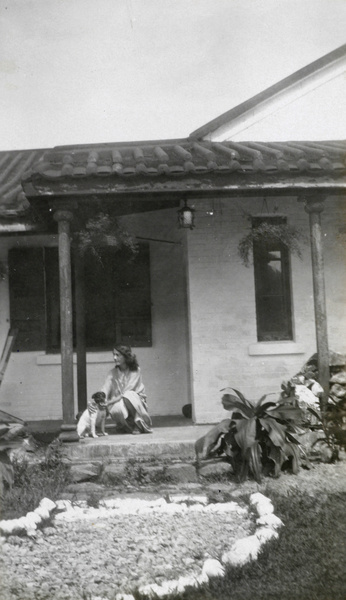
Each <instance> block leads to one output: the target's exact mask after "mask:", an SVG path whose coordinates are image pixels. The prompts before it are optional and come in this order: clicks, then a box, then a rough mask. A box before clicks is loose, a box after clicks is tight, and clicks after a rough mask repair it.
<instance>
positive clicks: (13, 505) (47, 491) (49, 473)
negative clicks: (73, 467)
mask: <svg viewBox="0 0 346 600" xmlns="http://www.w3.org/2000/svg"><path fill="white" fill-rule="evenodd" d="M11 466H12V469H13V485H12V486H11V487H10V488H9V489H7V490H5V491H4V494H3V498H2V501H1V513H0V518H1V519H14V518H17V517H21V516H23V515H25V514H26V513H27V512H29V511H31V510H34V509H35V508H37V506H38V504H39V502H40V501H41V500H42V498H44V497H47V498H50V500H53V501H54V500H58V499H59V498H60V496H61V493H62V492H63V491H64V489H65V487H66V485H67V484H68V483H69V482H70V467H69V465H68V464H66V463H65V462H64V460H63V456H62V454H61V442H60V441H58V440H56V441H55V442H53V443H52V444H50V445H49V446H48V447H47V448H46V450H45V453H44V457H43V459H42V460H40V461H39V462H38V461H37V462H35V463H30V462H29V460H28V459H27V458H26V457H25V456H24V457H20V458H16V457H14V458H13V459H12V465H11Z"/></svg>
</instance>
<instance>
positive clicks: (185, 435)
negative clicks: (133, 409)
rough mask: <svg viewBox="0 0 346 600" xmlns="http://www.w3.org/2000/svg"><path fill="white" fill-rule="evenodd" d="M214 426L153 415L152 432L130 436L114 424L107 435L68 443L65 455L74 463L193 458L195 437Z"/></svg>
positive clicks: (65, 446) (108, 428)
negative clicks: (122, 432)
mask: <svg viewBox="0 0 346 600" xmlns="http://www.w3.org/2000/svg"><path fill="white" fill-rule="evenodd" d="M212 426H213V425H212V424H208V425H194V424H192V422H191V420H188V419H185V418H184V417H182V418H181V417H167V418H166V417H156V418H155V417H154V418H153V433H148V434H141V435H131V434H129V435H127V434H119V433H114V432H113V428H112V426H111V425H108V426H107V427H106V431H107V432H108V436H105V437H99V438H97V439H93V438H84V439H82V440H80V441H78V442H66V443H65V444H64V454H65V455H66V456H67V457H68V458H70V459H71V460H72V461H73V462H79V461H80V462H83V461H90V460H100V459H106V460H110V461H112V462H113V461H117V460H126V459H129V458H138V459H144V460H145V459H146V460H148V459H149V460H150V459H153V458H157V459H158V458H159V459H169V460H171V459H190V460H194V459H195V450H194V445H195V442H196V440H197V439H198V438H200V437H201V436H203V435H205V434H206V433H207V432H208V431H209V430H210V429H211V427H212Z"/></svg>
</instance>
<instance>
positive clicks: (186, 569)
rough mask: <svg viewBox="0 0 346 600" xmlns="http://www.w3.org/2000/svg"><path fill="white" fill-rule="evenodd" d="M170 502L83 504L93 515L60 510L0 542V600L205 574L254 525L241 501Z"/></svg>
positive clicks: (111, 593)
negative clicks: (140, 507) (139, 506)
mask: <svg viewBox="0 0 346 600" xmlns="http://www.w3.org/2000/svg"><path fill="white" fill-rule="evenodd" d="M125 503H126V502H125ZM127 504H129V503H127ZM233 504H234V505H235V503H233ZM168 506H169V507H171V510H169V511H168V512H166V511H162V510H157V509H156V510H154V511H148V512H147V514H141V513H140V512H139V513H137V514H136V513H133V511H132V514H131V510H130V514H123V513H119V511H118V512H117V511H116V510H111V509H105V508H103V509H100V510H98V509H92V508H91V509H88V510H87V509H84V511H82V512H84V513H85V515H87V518H73V519H71V520H70V521H68V520H67V519H66V518H64V514H66V515H67V513H62V514H61V515H57V517H56V518H55V519H54V521H53V526H48V527H46V528H45V529H44V530H43V531H38V532H37V537H36V539H30V538H27V537H18V536H11V537H10V538H8V539H7V541H5V542H4V541H3V542H2V545H1V559H0V578H1V581H2V582H3V583H2V586H1V587H2V589H1V592H0V598H1V600H48V599H49V600H80V599H81V600H82V599H83V600H89V599H90V600H91V599H95V600H96V598H109V599H112V600H113V598H114V597H115V595H116V593H118V592H123V593H130V592H131V591H133V590H134V589H136V588H137V587H139V586H141V585H146V584H148V583H158V584H161V583H162V582H163V581H165V580H171V579H177V578H179V577H180V576H184V575H193V574H195V575H199V574H200V573H201V569H202V566H203V563H204V561H205V560H206V559H207V558H216V559H220V557H221V554H222V553H223V552H225V551H227V550H228V549H230V548H231V546H232V544H233V543H234V542H235V541H236V540H237V539H239V538H242V537H244V536H246V535H249V534H251V533H252V532H253V530H254V523H253V520H252V517H251V514H250V513H249V512H248V511H247V510H244V509H242V508H240V507H239V506H238V505H235V510H231V511H230V512H228V511H222V512H216V511H213V510H210V506H211V505H209V507H203V506H201V505H198V504H197V505H193V506H187V505H186V504H185V505H184V504H181V505H179V508H178V509H177V510H179V512H176V511H175V510H174V506H176V505H168ZM214 506H215V507H216V508H217V507H218V505H217V504H216V505H214ZM219 506H220V505H219ZM221 506H222V505H221ZM237 506H238V510H237V509H236V507H237ZM2 540H4V538H2Z"/></svg>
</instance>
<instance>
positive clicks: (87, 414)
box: [77, 392, 108, 439]
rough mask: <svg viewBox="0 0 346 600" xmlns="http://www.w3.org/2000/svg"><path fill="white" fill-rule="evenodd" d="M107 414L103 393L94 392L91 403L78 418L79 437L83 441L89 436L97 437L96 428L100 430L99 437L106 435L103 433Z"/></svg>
mask: <svg viewBox="0 0 346 600" xmlns="http://www.w3.org/2000/svg"><path fill="white" fill-rule="evenodd" d="M107 412H108V411H107V402H106V394H105V393H104V392H95V394H93V395H92V396H91V401H90V402H88V406H87V408H86V409H85V411H84V412H82V414H81V415H80V417H79V420H78V424H77V433H78V435H79V437H80V438H81V439H83V438H84V437H88V436H89V434H90V435H91V437H93V438H96V437H98V436H97V434H96V427H99V428H100V430H101V433H100V435H108V433H106V432H105V425H106V417H107ZM77 419H78V415H77Z"/></svg>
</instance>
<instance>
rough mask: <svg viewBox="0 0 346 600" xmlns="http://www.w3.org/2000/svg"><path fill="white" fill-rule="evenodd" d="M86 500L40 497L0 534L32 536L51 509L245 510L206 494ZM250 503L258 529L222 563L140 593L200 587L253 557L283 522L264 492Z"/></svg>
mask: <svg viewBox="0 0 346 600" xmlns="http://www.w3.org/2000/svg"><path fill="white" fill-rule="evenodd" d="M85 504H86V503H85V502H79V503H72V502H71V501H70V500H58V501H57V502H53V501H52V500H49V498H43V500H41V502H40V504H39V506H38V507H37V508H36V509H35V510H34V511H32V512H29V513H27V515H26V516H25V517H21V518H19V519H11V520H3V521H0V535H5V536H9V535H16V534H26V535H28V536H31V537H35V535H36V530H37V526H38V525H39V524H40V523H42V521H46V520H48V519H50V518H51V513H52V512H53V511H56V510H57V511H59V512H57V514H56V515H55V519H57V520H65V521H74V520H79V519H81V518H83V519H85V518H92V519H95V517H96V516H97V515H102V512H106V513H107V514H108V515H109V511H111V512H113V513H115V514H136V513H141V514H144V513H148V512H155V511H160V512H161V511H164V512H167V513H173V512H185V511H187V510H188V509H189V508H190V507H191V506H192V507H193V509H194V510H196V508H197V507H198V508H197V509H198V510H201V511H204V512H226V511H236V512H238V513H239V514H244V512H247V511H246V509H243V508H241V507H240V506H239V505H238V504H237V503H236V502H225V503H217V504H208V499H207V497H206V496H192V495H191V496H178V495H176V496H171V497H170V499H169V502H167V501H166V500H165V499H164V498H158V499H157V500H152V501H148V500H138V499H135V500H128V499H127V500H125V501H124V500H123V499H115V500H114V499H113V500H107V499H106V500H103V501H101V508H98V509H96V508H95V509H93V508H90V507H86V506H85ZM250 505H251V506H252V507H253V508H254V510H255V511H256V513H257V515H258V516H257V519H256V525H257V529H256V532H255V533H254V534H253V535H250V536H247V537H244V538H241V539H239V540H237V541H236V542H235V543H234V544H233V546H232V548H231V549H230V550H229V551H228V552H225V553H224V554H223V555H222V557H221V562H220V561H218V560H216V559H213V558H208V559H207V560H206V561H205V562H204V564H203V567H202V572H201V573H199V574H195V575H189V576H186V577H179V579H174V580H170V581H164V582H163V583H162V584H161V585H158V584H156V583H151V584H148V585H145V586H141V587H139V588H138V591H139V592H140V593H141V594H144V595H146V596H148V597H149V598H153V597H154V598H156V597H159V598H163V597H164V596H167V595H169V594H171V593H177V592H178V593H179V592H180V593H181V592H183V591H184V590H185V589H186V588H187V587H188V586H192V587H199V586H200V585H201V584H203V583H207V582H208V581H209V579H210V578H211V577H220V576H221V577H223V576H224V574H225V565H231V566H243V565H245V564H246V563H248V562H250V561H251V560H256V559H257V558H258V555H259V553H260V551H261V550H262V548H263V546H264V544H266V543H267V542H268V541H269V540H272V539H277V538H278V537H279V534H278V532H277V530H278V529H280V527H282V526H283V525H284V524H283V522H282V521H281V519H279V518H278V517H277V516H275V515H274V507H273V504H272V502H271V500H270V499H269V498H267V497H266V496H264V495H263V494H261V493H259V492H256V493H254V494H251V495H250ZM92 600H106V599H105V598H102V597H100V596H94V597H93V599H92ZM115 600H135V598H134V596H133V595H132V594H123V593H118V594H116V596H115Z"/></svg>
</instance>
